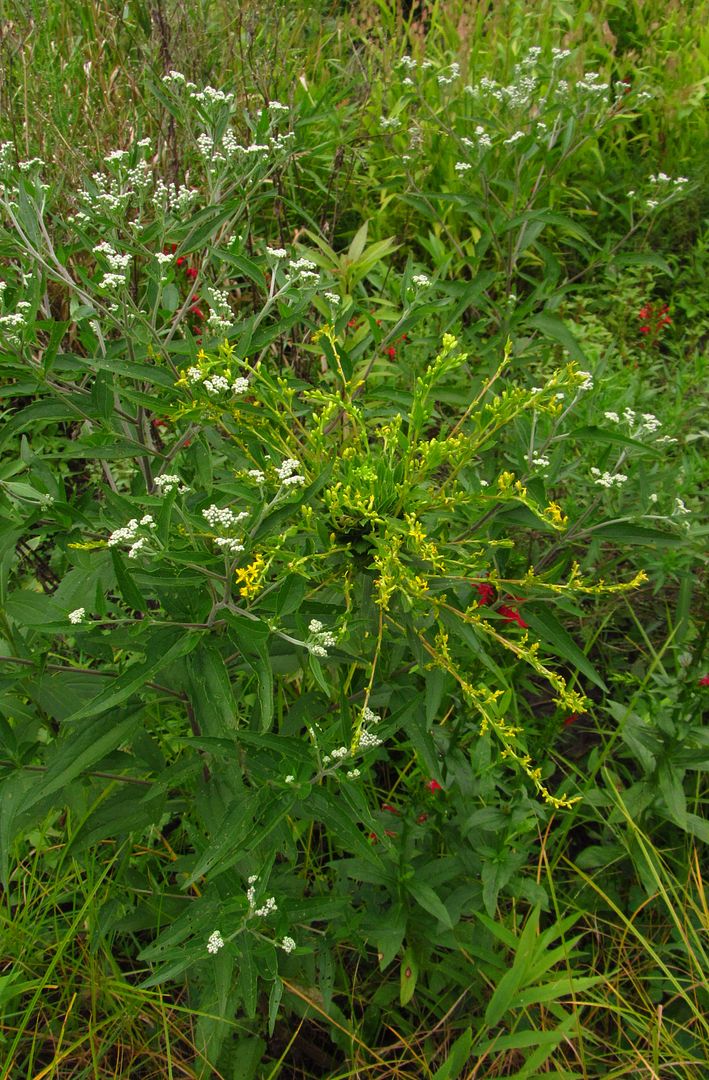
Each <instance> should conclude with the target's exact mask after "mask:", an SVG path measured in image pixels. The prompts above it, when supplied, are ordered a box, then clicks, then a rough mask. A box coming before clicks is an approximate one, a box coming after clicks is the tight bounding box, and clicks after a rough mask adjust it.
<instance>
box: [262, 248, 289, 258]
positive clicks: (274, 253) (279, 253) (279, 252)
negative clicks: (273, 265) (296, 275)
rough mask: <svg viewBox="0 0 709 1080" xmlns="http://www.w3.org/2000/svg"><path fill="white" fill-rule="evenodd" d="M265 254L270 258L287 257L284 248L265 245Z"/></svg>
mask: <svg viewBox="0 0 709 1080" xmlns="http://www.w3.org/2000/svg"><path fill="white" fill-rule="evenodd" d="M266 254H267V255H270V256H271V258H272V259H287V258H288V252H287V251H286V249H285V248H272V247H267V248H266Z"/></svg>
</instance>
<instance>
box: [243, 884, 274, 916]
mask: <svg viewBox="0 0 709 1080" xmlns="http://www.w3.org/2000/svg"><path fill="white" fill-rule="evenodd" d="M257 881H258V874H251V876H250V877H249V879H248V885H249V887H248V889H247V890H246V899H247V900H248V901H249V908H250V909H251V914H252V915H258V916H259V917H260V918H265V917H266V916H267V915H270V914H271V912H273V911H278V904H277V903H276V898H275V897H274V896H269V897H268V898H267V899H266V900H265V901H264V903H263V904H262V906H261V907H259V908H257V907H256V882H257Z"/></svg>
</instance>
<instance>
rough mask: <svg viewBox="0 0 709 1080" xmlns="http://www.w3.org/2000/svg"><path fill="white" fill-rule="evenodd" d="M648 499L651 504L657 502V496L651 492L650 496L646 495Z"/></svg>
mask: <svg viewBox="0 0 709 1080" xmlns="http://www.w3.org/2000/svg"><path fill="white" fill-rule="evenodd" d="M648 498H649V500H650V502H651V503H656V502H657V495H656V494H655V492H654V491H653V493H652V495H648Z"/></svg>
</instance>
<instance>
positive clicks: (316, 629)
mask: <svg viewBox="0 0 709 1080" xmlns="http://www.w3.org/2000/svg"><path fill="white" fill-rule="evenodd" d="M308 630H309V631H310V635H311V638H312V641H309V642H308V651H309V652H310V653H311V655H312V656H320V657H323V656H327V650H328V649H331V648H332V647H333V646H334V645H336V644H337V638H336V637H335V635H334V634H332V633H330V631H329V630H324V629H323V624H322V623H321V622H320V620H319V619H311V620H310V624H309V626H308Z"/></svg>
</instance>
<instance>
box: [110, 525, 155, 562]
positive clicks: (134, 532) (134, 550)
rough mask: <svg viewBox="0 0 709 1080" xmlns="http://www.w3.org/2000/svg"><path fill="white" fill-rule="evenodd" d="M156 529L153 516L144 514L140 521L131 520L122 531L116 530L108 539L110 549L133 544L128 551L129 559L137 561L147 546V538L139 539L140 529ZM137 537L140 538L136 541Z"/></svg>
mask: <svg viewBox="0 0 709 1080" xmlns="http://www.w3.org/2000/svg"><path fill="white" fill-rule="evenodd" d="M141 528H143V529H155V528H157V525H156V523H155V521H154V520H153V517H152V515H151V514H144V515H143V517H142V518H141V519H140V521H138V519H137V518H131V520H130V521H129V522H128V524H127V525H124V526H123V528H121V529H114V531H113V532H112V533H111V534H110V536H109V538H108V541H107V543H108V546H109V547H118V545H119V544H131V547H130V549H129V551H128V558H129V559H136V558H137V557H138V554H139V552H140V551H142V549H143V548H144V547H145V545H146V544H147V542H148V540H147V537H145V536H141V537H138V533H139V531H140V529H141ZM136 537H138V538H137V539H136Z"/></svg>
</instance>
